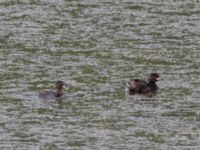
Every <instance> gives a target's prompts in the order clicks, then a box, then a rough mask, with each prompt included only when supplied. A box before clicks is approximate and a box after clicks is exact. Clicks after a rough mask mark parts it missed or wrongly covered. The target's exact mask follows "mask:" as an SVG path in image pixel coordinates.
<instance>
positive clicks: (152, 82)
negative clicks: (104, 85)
mask: <svg viewBox="0 0 200 150" xmlns="http://www.w3.org/2000/svg"><path fill="white" fill-rule="evenodd" d="M159 79H160V76H159V74H157V73H151V74H150V75H149V78H148V81H145V80H141V79H132V80H130V81H129V82H128V84H127V88H128V93H129V94H130V95H134V94H144V95H148V96H153V95H155V94H156V92H157V90H158V87H157V85H156V82H157V81H159ZM64 86H65V83H64V82H63V81H57V82H56V90H55V91H43V92H41V93H39V97H40V98H48V97H55V98H59V97H62V96H63V95H64Z"/></svg>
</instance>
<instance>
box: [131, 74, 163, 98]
mask: <svg viewBox="0 0 200 150" xmlns="http://www.w3.org/2000/svg"><path fill="white" fill-rule="evenodd" d="M159 80H160V76H159V74H157V73H151V74H150V76H149V79H148V82H146V81H145V80H141V79H133V80H130V81H129V82H128V91H129V94H130V95H134V94H145V95H148V96H153V95H155V94H156V91H157V90H158V87H157V85H156V82H157V81H159Z"/></svg>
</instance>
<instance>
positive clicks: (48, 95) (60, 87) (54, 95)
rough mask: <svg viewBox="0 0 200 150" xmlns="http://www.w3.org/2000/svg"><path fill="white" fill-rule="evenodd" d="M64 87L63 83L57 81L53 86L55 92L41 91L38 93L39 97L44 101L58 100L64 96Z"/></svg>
mask: <svg viewBox="0 0 200 150" xmlns="http://www.w3.org/2000/svg"><path fill="white" fill-rule="evenodd" d="M64 86H65V83H64V82H63V81H57V82H56V85H55V88H56V90H55V91H42V92H40V93H39V97H40V98H44V99H47V98H60V97H62V96H63V95H64V92H63V91H64Z"/></svg>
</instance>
